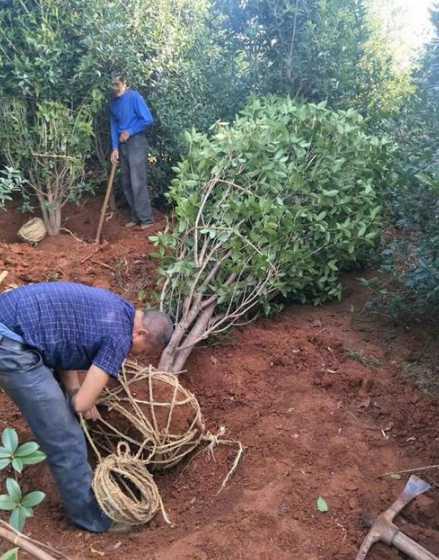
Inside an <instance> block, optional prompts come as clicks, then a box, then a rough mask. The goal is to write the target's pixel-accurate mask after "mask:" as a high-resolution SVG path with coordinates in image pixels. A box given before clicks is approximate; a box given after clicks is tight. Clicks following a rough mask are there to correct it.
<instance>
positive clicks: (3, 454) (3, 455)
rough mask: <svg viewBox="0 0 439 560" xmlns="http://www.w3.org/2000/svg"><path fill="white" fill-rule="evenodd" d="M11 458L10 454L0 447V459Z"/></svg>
mask: <svg viewBox="0 0 439 560" xmlns="http://www.w3.org/2000/svg"><path fill="white" fill-rule="evenodd" d="M10 456H11V452H10V451H9V450H8V449H6V447H0V459H6V458H7V457H10Z"/></svg>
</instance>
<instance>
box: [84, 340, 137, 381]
mask: <svg viewBox="0 0 439 560" xmlns="http://www.w3.org/2000/svg"><path fill="white" fill-rule="evenodd" d="M130 348H131V339H130V338H118V339H117V340H115V339H111V338H110V339H108V340H106V341H105V342H104V343H103V344H102V346H101V347H100V349H99V351H98V353H97V354H96V356H95V358H94V360H93V365H95V366H97V367H99V368H101V369H102V370H103V371H105V373H108V375H111V376H112V377H118V375H119V372H120V369H121V367H122V364H123V362H124V360H125V358H126V357H127V355H128V352H129V351H130Z"/></svg>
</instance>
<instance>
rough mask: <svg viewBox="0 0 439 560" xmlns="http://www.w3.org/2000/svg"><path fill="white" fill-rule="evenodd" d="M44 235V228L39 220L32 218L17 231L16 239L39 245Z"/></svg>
mask: <svg viewBox="0 0 439 560" xmlns="http://www.w3.org/2000/svg"><path fill="white" fill-rule="evenodd" d="M46 235H47V230H46V226H45V225H44V222H43V220H42V219H41V218H32V219H31V220H29V221H28V222H26V223H25V224H24V225H22V226H21V228H20V229H19V230H18V237H20V238H21V239H22V240H23V241H26V242H27V243H39V242H40V241H42V240H43V239H44V238H45V237H46Z"/></svg>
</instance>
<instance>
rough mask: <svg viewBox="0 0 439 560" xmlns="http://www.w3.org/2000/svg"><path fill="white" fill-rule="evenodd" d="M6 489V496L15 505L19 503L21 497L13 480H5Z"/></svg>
mask: <svg viewBox="0 0 439 560" xmlns="http://www.w3.org/2000/svg"><path fill="white" fill-rule="evenodd" d="M6 489H7V491H8V494H9V495H10V496H11V498H12V499H13V500H14V501H15V502H16V503H20V502H21V497H22V493H21V488H20V485H19V484H18V482H17V481H16V480H14V479H13V478H7V479H6Z"/></svg>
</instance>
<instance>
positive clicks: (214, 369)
mask: <svg viewBox="0 0 439 560" xmlns="http://www.w3.org/2000/svg"><path fill="white" fill-rule="evenodd" d="M97 208H98V204H96V205H95V206H94V207H92V212H94V213H92V212H91V213H89V214H87V219H90V220H91V222H93V223H94V224H96V216H97V214H96V212H97ZM86 209H88V207H84V208H83V210H82V211H81V212H82V213H81V219H85V216H84V213H83V212H84V211H85V210H86ZM87 211H88V210H87ZM9 216H10V215H9V214H8V218H9ZM4 219H5V218H2V220H4ZM13 219H14V216H13V215H12V217H11V220H13ZM76 219H78V220H79V217H78V216H77V217H76V218H75V220H76ZM113 219H115V220H116V218H113ZM117 220H118V218H117ZM119 224H120V222H118V221H116V222H115V223H114V224H113V225H112V226H111V228H114V229H112V230H111V231H113V234H112V235H114V237H113V238H112V239H113V243H112V244H111V245H108V246H106V247H105V248H104V249H102V251H101V252H100V253H99V254H98V255H97V256H96V257H95V259H96V260H99V261H100V262H101V263H104V264H105V265H108V266H109V267H110V268H108V267H107V266H103V265H102V264H100V265H97V264H93V263H92V261H91V259H89V260H87V261H86V262H85V263H84V264H81V260H82V259H83V258H84V257H85V256H87V255H88V253H90V251H91V250H93V247H92V246H90V245H83V244H82V243H80V242H77V241H75V240H74V239H73V238H72V237H71V236H69V235H63V236H61V238H60V239H58V240H55V239H53V240H51V239H48V240H45V241H44V242H43V243H42V244H41V245H40V246H39V247H38V248H36V249H32V248H30V247H24V246H22V245H18V244H12V245H11V244H3V245H1V246H0V261H1V262H2V264H1V265H0V268H1V267H3V268H7V269H8V270H9V271H10V275H11V278H12V280H15V281H17V283H25V282H30V281H38V280H43V279H47V278H48V277H50V275H52V274H53V273H54V271H55V272H57V274H58V276H57V277H60V278H63V279H74V280H82V281H84V282H87V283H91V284H94V285H99V284H106V285H107V286H108V287H111V288H112V289H114V290H116V291H118V292H120V293H121V294H122V295H124V296H125V297H128V298H130V299H131V300H132V301H133V302H135V303H136V302H138V292H139V286H141V285H143V284H145V286H144V288H143V289H144V290H145V291H148V289H149V287H150V286H152V285H153V284H154V279H153V276H152V273H153V268H152V264H151V261H150V260H149V258H148V253H149V252H150V250H151V247H150V244H149V243H148V241H147V240H146V239H145V235H144V234H143V233H140V232H128V231H126V230H124V229H122V228H121V227H120V225H119ZM75 225H76V227H75V229H73V226H72V228H70V229H72V231H73V232H74V234H75V235H77V236H78V237H83V236H84V230H83V229H81V224H80V223H79V221H78V222H75ZM121 259H122V262H125V259H126V262H127V266H126V267H125V264H124V265H123V267H124V268H123V277H120V276H119V268H118V267H119V265H118V262H119V260H121ZM9 280H10V279H9V278H8V281H9ZM351 286H352V289H353V290H354V291H353V292H352V293H349V289H348V290H347V297H346V299H345V301H344V302H343V303H342V304H337V305H329V306H325V307H323V308H319V309H315V308H306V307H297V308H290V309H289V310H287V311H286V312H284V313H282V314H281V316H280V317H277V318H276V319H275V320H274V319H273V320H270V321H266V320H261V321H258V322H257V323H255V324H253V325H251V326H247V327H245V328H244V329H242V330H236V331H234V332H233V333H231V334H230V335H229V336H228V337H227V338H224V339H223V340H221V341H220V344H218V345H215V346H212V347H210V348H207V347H206V348H201V349H199V350H197V351H196V352H195V353H194V356H193V358H192V359H191V361H190V362H189V364H188V370H189V372H190V373H189V374H187V375H186V376H185V377H184V382H185V384H186V385H188V387H189V389H190V390H192V391H193V392H194V393H195V394H196V395H197V397H198V398H199V400H200V403H201V406H202V410H203V413H204V416H205V417H206V419H207V421H208V428H209V429H210V430H211V431H215V430H216V429H218V428H219V427H220V426H221V425H225V426H227V429H228V434H229V435H230V436H231V437H232V436H233V437H235V436H236V437H239V439H240V440H241V441H242V442H243V443H244V445H246V446H247V450H246V455H245V457H244V461H243V463H242V465H241V466H240V468H239V469H238V471H237V473H236V474H235V476H234V478H233V479H232V481H231V483H230V484H229V486H228V487H227V488H226V490H225V491H223V492H222V493H221V494H219V495H218V496H217V495H216V492H217V490H218V488H219V485H220V484H221V481H222V479H223V477H224V475H225V474H226V472H227V470H228V469H229V467H230V465H231V462H232V461H233V459H234V450H228V449H226V448H219V449H218V450H217V451H216V453H215V459H216V460H215V461H214V460H212V458H211V457H210V455H209V454H208V453H207V452H205V453H201V454H199V455H198V456H196V457H195V458H194V459H193V460H192V461H190V462H188V463H187V464H183V465H181V466H180V467H177V468H176V469H175V470H173V471H172V472H169V473H167V474H165V475H162V476H158V477H156V481H157V483H158V485H159V488H160V491H161V492H162V496H163V499H164V501H165V504H166V507H167V510H168V513H169V515H170V517H171V519H172V521H173V523H174V524H175V527H174V528H169V527H167V526H166V525H165V524H164V523H163V522H162V521H161V520H160V519H158V518H157V519H156V520H154V521H153V522H152V524H151V525H150V526H149V527H147V528H145V529H144V530H143V531H141V532H139V533H135V534H133V535H131V536H128V537H124V536H108V535H107V536H106V535H101V536H98V535H88V534H85V533H82V532H79V531H76V530H75V529H72V528H70V527H69V526H68V525H67V523H66V521H65V520H64V517H63V515H62V511H61V508H60V505H59V499H58V496H57V495H56V492H55V490H54V486H53V482H52V479H51V478H50V476H49V475H48V473H47V470H46V467H45V466H44V465H43V466H37V467H34V468H32V470H31V471H29V476H30V479H29V478H28V479H27V480H29V489H35V488H41V489H42V490H44V491H46V492H47V493H48V499H47V500H46V501H45V502H44V503H43V504H42V506H41V507H40V508H38V511H37V513H36V517H35V518H34V519H31V520H30V521H29V524H28V530H29V531H31V533H32V534H33V535H34V536H36V537H37V538H38V539H40V540H46V541H48V542H50V543H51V544H52V545H54V546H57V547H59V548H61V549H62V550H63V551H64V552H65V553H66V554H67V555H69V556H70V557H71V558H72V559H77V560H83V559H99V558H105V559H107V560H116V559H119V558H121V557H123V558H127V559H129V560H137V559H140V558H142V559H143V560H171V559H172V560H247V559H248V560H253V559H254V558H256V559H258V560H287V559H288V560H291V559H297V560H348V559H349V560H351V559H352V558H353V557H354V555H355V552H356V550H357V548H358V546H359V544H360V542H361V539H362V537H363V536H364V533H365V529H364V528H363V527H362V524H361V517H362V514H363V513H364V512H371V513H378V512H380V511H382V510H383V509H385V508H386V507H387V506H388V505H389V504H390V503H391V502H392V501H393V499H394V498H395V497H396V496H397V494H398V493H399V492H400V491H401V489H402V487H403V485H404V482H405V477H404V476H402V478H401V480H398V479H394V478H393V479H392V478H381V475H382V474H384V473H386V472H388V471H397V470H401V469H404V468H410V467H418V466H422V465H429V464H438V463H439V445H438V444H439V441H438V434H437V426H438V425H439V407H438V404H437V400H435V399H432V398H429V397H426V396H424V395H423V394H421V393H419V392H417V390H416V389H414V387H413V386H412V385H411V384H410V383H409V381H408V380H407V378H406V377H405V376H404V375H403V374H402V370H403V365H404V361H405V360H406V359H407V358H408V357H409V355H410V354H411V353H412V352H413V351H415V350H416V351H418V350H419V348H420V344H421V340H420V339H419V340H418V339H417V338H416V337H414V336H412V333H411V332H406V331H405V330H404V329H402V330H395V329H394V328H393V327H392V326H390V325H380V324H379V323H377V322H375V321H368V322H364V320H363V318H362V316H359V315H357V313H356V312H355V309H360V307H361V306H362V304H363V301H364V296H365V294H364V293H360V291H359V290H360V288H359V287H358V284H357V283H356V282H355V281H354V280H353V281H352V283H351ZM0 421H1V422H3V424H4V425H5V426H6V425H14V426H18V427H19V428H20V431H21V433H22V434H23V435H24V436H26V437H30V435H29V433H28V431H27V428H26V427H25V423H24V422H23V421H22V419H20V416H19V414H18V413H17V412H16V410H15V408H14V406H13V405H12V404H11V403H10V402H9V400H8V399H7V398H6V396H5V395H3V394H0ZM438 473H439V471H436V470H432V471H428V472H427V473H425V474H423V476H424V477H425V478H427V479H428V480H429V481H430V482H432V483H433V484H434V485H435V488H437V484H438V483H439V474H438ZM318 496H323V497H324V498H325V499H326V501H327V502H328V504H329V508H330V511H329V512H328V513H327V514H321V513H319V512H318V511H317V509H316V500H317V498H318ZM438 513H439V493H438V492H437V490H434V491H433V492H432V493H431V494H430V495H429V496H428V497H424V498H422V499H420V500H419V501H418V502H417V504H416V505H414V506H413V507H411V508H409V509H408V510H407V512H405V515H404V517H401V518H400V519H399V524H400V525H401V527H402V528H403V529H404V530H407V532H409V533H411V534H412V535H413V536H415V537H416V538H417V539H419V540H420V541H421V542H423V543H424V544H426V545H427V546H428V547H430V548H431V549H432V551H433V552H435V553H436V554H439V540H438V537H437V533H436V532H435V531H439V515H438ZM418 523H419V524H421V525H423V526H424V527H425V529H419V528H418V527H416V525H417V524H418ZM398 558H400V556H399V555H398V554H397V553H396V552H395V551H391V550H389V549H387V548H385V547H380V546H377V547H376V549H375V550H374V552H373V553H371V555H370V556H369V560H379V559H381V560H383V559H387V560H391V559H394V560H397V559H398Z"/></svg>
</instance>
